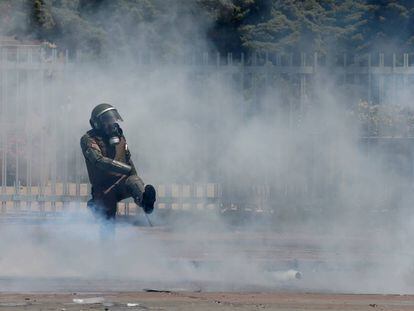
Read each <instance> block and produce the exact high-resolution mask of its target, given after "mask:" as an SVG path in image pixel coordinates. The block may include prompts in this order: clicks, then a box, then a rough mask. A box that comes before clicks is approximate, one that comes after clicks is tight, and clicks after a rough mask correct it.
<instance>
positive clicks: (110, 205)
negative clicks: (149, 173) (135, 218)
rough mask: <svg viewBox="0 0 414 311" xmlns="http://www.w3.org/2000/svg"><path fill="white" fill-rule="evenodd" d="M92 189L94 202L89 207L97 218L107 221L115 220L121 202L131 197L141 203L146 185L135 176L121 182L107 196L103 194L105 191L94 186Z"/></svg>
mask: <svg viewBox="0 0 414 311" xmlns="http://www.w3.org/2000/svg"><path fill="white" fill-rule="evenodd" d="M92 188H93V193H92V202H89V203H88V205H89V206H90V207H91V209H92V211H93V212H94V213H95V214H96V215H97V216H100V217H103V218H104V219H106V220H113V219H115V216H116V210H117V205H118V202H119V201H122V200H123V199H126V198H129V197H132V198H134V199H135V201H137V200H138V202H140V201H141V199H142V194H143V192H144V183H143V182H142V180H141V179H140V178H139V177H138V176H135V175H133V176H130V177H128V178H127V179H126V180H123V181H122V182H120V183H119V184H118V185H116V186H115V187H114V188H112V190H111V191H109V192H108V193H107V194H104V193H103V192H104V190H96V189H97V187H94V186H93V185H92ZM98 189H99V188H98Z"/></svg>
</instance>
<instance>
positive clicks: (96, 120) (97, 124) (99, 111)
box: [89, 103, 124, 130]
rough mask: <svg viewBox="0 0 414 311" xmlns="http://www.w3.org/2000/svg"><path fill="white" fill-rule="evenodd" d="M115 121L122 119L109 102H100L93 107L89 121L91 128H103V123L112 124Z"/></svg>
mask: <svg viewBox="0 0 414 311" xmlns="http://www.w3.org/2000/svg"><path fill="white" fill-rule="evenodd" d="M117 121H124V120H123V119H122V118H121V116H120V115H119V113H118V110H116V108H115V107H114V106H112V105H110V104H107V103H102V104H99V105H97V106H96V107H95V108H93V110H92V113H91V118H90V120H89V123H90V124H91V126H92V128H94V129H97V130H103V127H104V125H105V124H108V123H110V124H113V123H116V122H117Z"/></svg>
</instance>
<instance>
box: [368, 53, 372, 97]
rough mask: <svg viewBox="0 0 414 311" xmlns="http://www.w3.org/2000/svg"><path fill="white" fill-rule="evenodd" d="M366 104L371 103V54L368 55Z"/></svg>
mask: <svg viewBox="0 0 414 311" xmlns="http://www.w3.org/2000/svg"><path fill="white" fill-rule="evenodd" d="M368 102H369V104H371V103H372V76H371V54H368Z"/></svg>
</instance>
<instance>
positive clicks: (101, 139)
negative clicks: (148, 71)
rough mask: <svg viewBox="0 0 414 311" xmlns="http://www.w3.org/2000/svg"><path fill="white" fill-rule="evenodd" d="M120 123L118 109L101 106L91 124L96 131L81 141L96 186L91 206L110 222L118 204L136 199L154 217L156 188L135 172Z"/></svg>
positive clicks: (96, 110) (90, 176)
mask: <svg viewBox="0 0 414 311" xmlns="http://www.w3.org/2000/svg"><path fill="white" fill-rule="evenodd" d="M120 121H123V120H122V118H121V116H120V114H119V113H118V111H117V110H116V109H115V107H113V106H112V105H110V104H107V103H103V104H99V105H97V106H96V107H95V108H94V109H93V110H92V113H91V118H90V120H89V123H90V125H91V126H92V129H91V130H89V131H88V132H87V133H86V134H85V135H83V136H82V138H81V141H80V144H81V148H82V153H83V155H84V157H85V162H86V168H87V170H88V176H89V180H90V182H91V184H92V191H91V192H92V193H91V194H92V199H91V200H90V201H89V202H88V206H89V207H90V208H91V209H92V210H93V211H94V212H95V213H97V214H99V215H101V216H103V217H104V218H105V219H107V220H111V219H114V218H115V216H116V209H117V203H118V202H119V201H121V200H123V199H125V198H128V197H132V198H133V199H134V201H135V203H136V204H137V205H139V206H141V207H142V208H143V209H144V211H145V213H152V211H153V209H154V202H155V200H156V193H155V189H154V187H153V186H152V185H146V186H144V182H143V181H142V179H141V178H140V177H139V176H138V174H137V171H136V170H135V166H134V163H133V162H132V159H131V153H130V151H129V149H128V145H127V143H126V139H125V136H124V134H123V132H122V129H121V127H120V126H119V122H120Z"/></svg>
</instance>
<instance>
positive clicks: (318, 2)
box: [0, 0, 414, 55]
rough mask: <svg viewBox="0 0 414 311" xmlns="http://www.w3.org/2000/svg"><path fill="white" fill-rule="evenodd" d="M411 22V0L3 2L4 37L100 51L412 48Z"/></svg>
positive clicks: (413, 29)
mask: <svg viewBox="0 0 414 311" xmlns="http://www.w3.org/2000/svg"><path fill="white" fill-rule="evenodd" d="M413 26H414V2H413V1H411V0H192V1H188V0H0V31H1V33H2V34H3V35H4V34H6V35H17V36H26V37H34V38H38V39H42V40H43V39H44V40H48V41H53V42H55V43H57V44H58V45H59V46H60V47H63V48H69V49H81V50H83V51H89V52H90V53H92V54H95V55H102V54H103V53H104V52H105V51H108V50H111V51H112V52H115V53H117V54H119V53H121V54H128V53H129V54H136V53H141V52H142V49H143V47H145V48H146V49H150V50H151V51H152V52H154V51H156V52H158V53H160V54H168V53H172V54H183V53H185V52H186V51H185V50H183V47H185V46H187V47H197V48H204V49H205V48H207V46H209V47H211V46H212V47H214V49H216V50H218V51H220V52H223V53H227V52H233V53H240V52H249V51H253V50H255V51H267V52H302V51H318V52H320V53H327V52H328V51H332V50H333V51H335V52H346V51H352V52H353V51H359V52H361V51H369V50H372V49H377V50H378V49H381V50H386V49H387V48H390V47H391V48H393V49H395V48H396V47H398V48H401V49H403V50H405V51H409V50H412V48H413V45H414V27H413ZM206 39H207V40H206ZM205 42H208V44H205ZM210 43H212V44H210Z"/></svg>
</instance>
